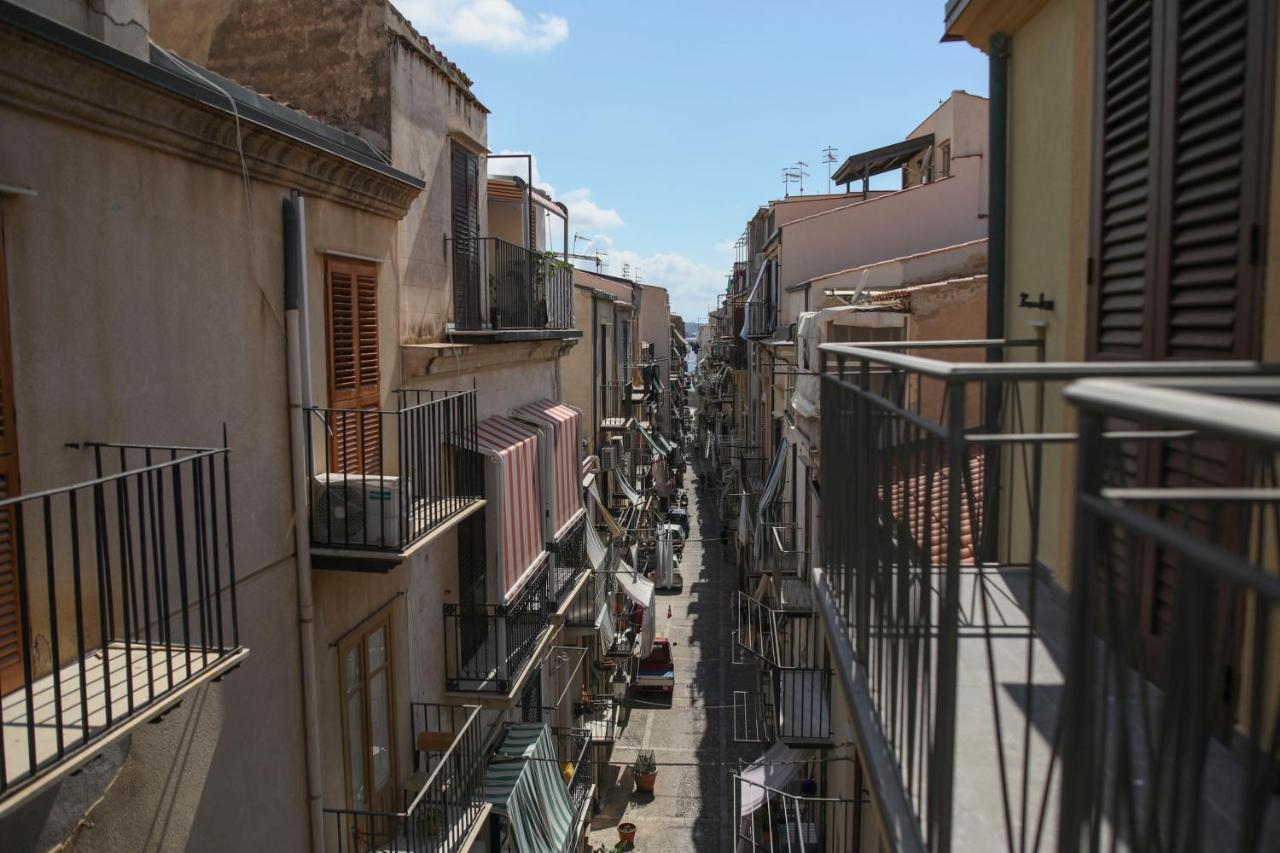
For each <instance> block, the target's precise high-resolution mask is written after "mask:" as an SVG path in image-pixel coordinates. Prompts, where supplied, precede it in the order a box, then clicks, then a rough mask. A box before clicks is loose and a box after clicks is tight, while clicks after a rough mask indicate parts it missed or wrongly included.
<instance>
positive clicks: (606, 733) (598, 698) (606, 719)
mask: <svg viewBox="0 0 1280 853" xmlns="http://www.w3.org/2000/svg"><path fill="white" fill-rule="evenodd" d="M573 716H574V719H575V720H576V722H577V725H578V726H579V727H581V728H584V729H586V730H588V731H589V732H591V740H592V741H594V742H595V743H613V739H614V727H615V725H616V724H617V717H618V703H617V701H616V700H615V699H614V698H613V696H604V695H594V696H591V697H589V698H588V700H587V701H586V702H578V703H575V704H574V715H573Z"/></svg>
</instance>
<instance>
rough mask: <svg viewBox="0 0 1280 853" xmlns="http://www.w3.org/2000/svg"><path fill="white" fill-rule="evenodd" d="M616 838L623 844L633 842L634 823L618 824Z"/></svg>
mask: <svg viewBox="0 0 1280 853" xmlns="http://www.w3.org/2000/svg"><path fill="white" fill-rule="evenodd" d="M618 840H619V841H620V842H622V843H623V844H634V843H635V840H636V825H635V824H634V823H620V824H618Z"/></svg>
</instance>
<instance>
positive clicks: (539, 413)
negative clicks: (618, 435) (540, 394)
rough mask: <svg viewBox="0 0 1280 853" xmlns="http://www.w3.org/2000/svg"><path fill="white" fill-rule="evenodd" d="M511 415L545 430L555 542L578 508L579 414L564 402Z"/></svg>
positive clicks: (532, 405) (540, 402) (536, 405)
mask: <svg viewBox="0 0 1280 853" xmlns="http://www.w3.org/2000/svg"><path fill="white" fill-rule="evenodd" d="M511 414H512V416H513V417H516V418H519V419H520V420H522V421H525V422H527V423H530V424H533V425H534V426H536V427H539V428H541V429H544V430H546V431H547V432H548V433H549V435H550V436H551V441H550V444H549V446H548V447H547V448H545V450H544V452H545V453H548V454H549V460H550V463H551V464H550V466H549V471H550V477H551V482H550V483H549V484H547V485H548V486H549V487H550V491H551V494H550V496H549V500H550V503H551V527H552V530H551V532H552V535H553V536H554V538H555V539H559V538H560V537H561V536H562V535H563V534H564V533H565V532H566V531H567V530H568V529H569V527H570V526H571V525H572V524H573V522H574V520H575V516H576V515H577V513H578V511H579V510H581V509H582V412H581V411H579V410H578V408H577V407H576V406H571V405H569V404H568V403H557V402H555V401H553V400H538V401H537V402H535V403H530V404H529V405H527V406H520V407H519V408H517V409H515V410H513V411H512V413H511Z"/></svg>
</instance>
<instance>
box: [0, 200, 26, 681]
mask: <svg viewBox="0 0 1280 853" xmlns="http://www.w3.org/2000/svg"><path fill="white" fill-rule="evenodd" d="M16 494H18V433H17V429H16V424H15V423H14V419H13V359H12V353H11V347H10V342H9V286H8V279H7V278H6V273H5V257H4V223H3V222H0V500H4V499H5V498H9V497H13V496H14V495H16ZM14 522H15V519H14V514H13V510H11V509H9V510H0V694H3V693H8V692H9V691H11V690H16V689H17V688H19V687H21V686H22V685H23V683H24V682H25V678H24V676H23V667H22V655H23V643H22V611H21V608H20V606H19V598H18V596H19V590H18V561H17V553H16V551H15V549H14V540H13V536H14Z"/></svg>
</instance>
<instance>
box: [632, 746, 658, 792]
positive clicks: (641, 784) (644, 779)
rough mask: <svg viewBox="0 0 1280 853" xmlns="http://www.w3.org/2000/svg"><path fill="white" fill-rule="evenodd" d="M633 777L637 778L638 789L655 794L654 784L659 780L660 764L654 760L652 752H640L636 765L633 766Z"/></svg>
mask: <svg viewBox="0 0 1280 853" xmlns="http://www.w3.org/2000/svg"><path fill="white" fill-rule="evenodd" d="M631 775H632V776H634V777H635V780H636V787H637V788H639V789H640V790H641V791H646V792H648V793H650V794H652V793H653V783H654V782H655V781H657V779H658V762H657V761H656V760H655V759H654V757H653V752H652V750H647V749H642V750H640V752H639V753H638V754H637V755H636V761H635V763H634V764H632V765H631Z"/></svg>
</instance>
